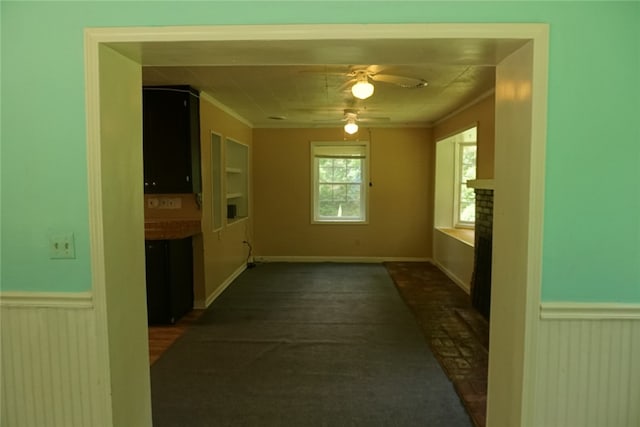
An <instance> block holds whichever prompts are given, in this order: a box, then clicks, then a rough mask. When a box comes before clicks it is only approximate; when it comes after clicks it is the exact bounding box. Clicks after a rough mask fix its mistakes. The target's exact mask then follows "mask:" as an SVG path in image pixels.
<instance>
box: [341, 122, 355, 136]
mask: <svg viewBox="0 0 640 427" xmlns="http://www.w3.org/2000/svg"><path fill="white" fill-rule="evenodd" d="M344 131H345V132H346V133H348V134H349V135H353V134H354V133H356V132H358V124H357V123H356V121H355V120H349V121H348V122H347V123H346V124H345V125H344Z"/></svg>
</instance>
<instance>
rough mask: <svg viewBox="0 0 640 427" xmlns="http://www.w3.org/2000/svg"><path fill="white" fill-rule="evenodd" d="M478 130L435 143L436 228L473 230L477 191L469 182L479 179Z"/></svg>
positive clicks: (471, 130)
mask: <svg viewBox="0 0 640 427" xmlns="http://www.w3.org/2000/svg"><path fill="white" fill-rule="evenodd" d="M476 139H477V127H476V126H473V127H470V128H468V129H466V130H464V131H461V132H458V133H456V134H454V135H452V136H449V137H447V138H445V139H442V140H439V141H437V144H436V185H435V209H434V214H435V216H434V222H435V226H436V227H437V228H453V227H457V228H473V227H474V225H475V216H476V215H475V214H476V212H475V204H476V202H475V199H476V197H475V192H474V190H473V188H470V187H467V181H469V180H473V179H476V152H477V147H476Z"/></svg>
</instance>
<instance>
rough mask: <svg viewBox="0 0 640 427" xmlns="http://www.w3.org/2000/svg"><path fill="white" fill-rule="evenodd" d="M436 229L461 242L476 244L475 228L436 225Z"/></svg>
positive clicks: (470, 244)
mask: <svg viewBox="0 0 640 427" xmlns="http://www.w3.org/2000/svg"><path fill="white" fill-rule="evenodd" d="M436 230H438V231H440V232H441V233H443V234H446V235H448V236H451V237H453V238H454V239H456V240H459V241H460V242H462V243H464V244H467V245H469V246H471V247H473V246H474V244H475V235H476V232H475V230H473V229H469V228H446V227H436Z"/></svg>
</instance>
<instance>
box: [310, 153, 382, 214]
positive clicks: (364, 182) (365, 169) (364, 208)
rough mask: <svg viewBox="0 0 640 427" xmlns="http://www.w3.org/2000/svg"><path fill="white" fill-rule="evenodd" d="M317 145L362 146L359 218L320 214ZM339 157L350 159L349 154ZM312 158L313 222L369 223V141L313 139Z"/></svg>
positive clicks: (338, 156) (311, 193)
mask: <svg viewBox="0 0 640 427" xmlns="http://www.w3.org/2000/svg"><path fill="white" fill-rule="evenodd" d="M316 147H339V148H343V147H362V148H363V151H364V155H363V157H362V170H361V175H360V209H361V212H362V215H360V217H359V218H353V219H345V218H344V217H321V216H319V212H318V208H319V203H318V202H319V184H320V182H319V173H318V172H319V170H318V169H319V167H318V166H319V162H318V159H319V157H317V156H316ZM336 157H337V158H345V159H349V158H350V157H349V156H346V155H345V156H344V157H340V155H339V154H337V155H336ZM309 158H310V179H309V181H310V184H311V191H310V196H311V197H310V199H311V206H310V208H311V215H310V217H311V224H368V223H369V170H370V147H369V141H311V143H310V145H309Z"/></svg>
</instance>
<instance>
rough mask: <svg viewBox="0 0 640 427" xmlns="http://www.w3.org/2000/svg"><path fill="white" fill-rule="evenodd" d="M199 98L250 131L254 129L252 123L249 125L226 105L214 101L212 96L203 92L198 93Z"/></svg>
mask: <svg viewBox="0 0 640 427" xmlns="http://www.w3.org/2000/svg"><path fill="white" fill-rule="evenodd" d="M200 98H202V99H204V100H205V101H207V102H208V103H209V104H211V105H213V106H214V107H217V108H219V109H220V110H222V111H223V112H225V113H227V114H228V115H230V116H231V117H233V118H234V119H236V120H238V121H239V122H241V123H244V124H245V125H247V126H248V127H250V128H251V129H253V128H254V126H253V123H251V122H250V121H249V120H247V119H245V118H244V117H242V116H241V115H240V114H238V113H237V112H235V111H234V110H232V109H231V108H229V107H227V106H226V105H224V104H223V103H222V102H220V101H218V100H217V99H215V98H214V97H213V96H211V95H209V94H208V93H207V92H204V91H203V92H200Z"/></svg>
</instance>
